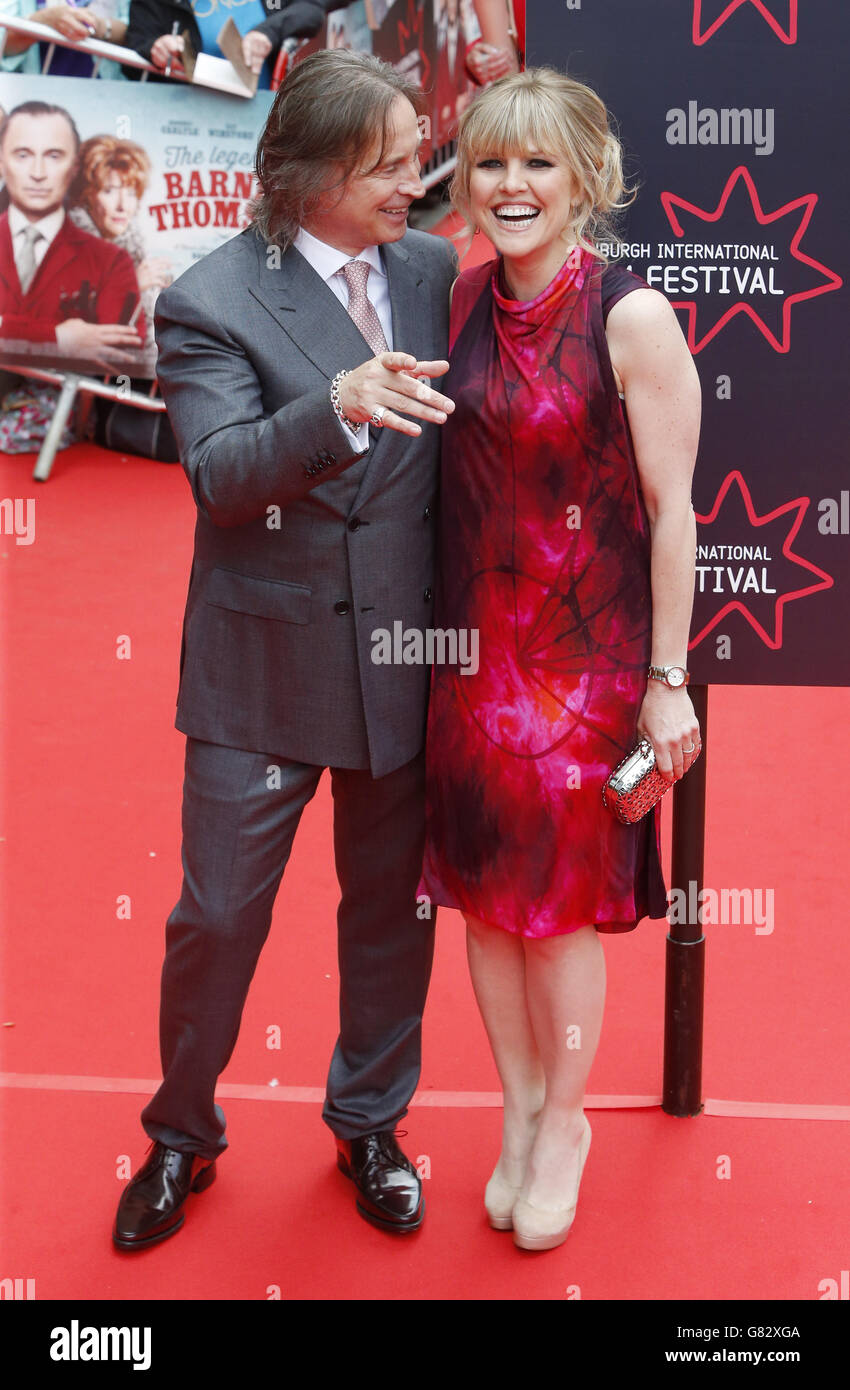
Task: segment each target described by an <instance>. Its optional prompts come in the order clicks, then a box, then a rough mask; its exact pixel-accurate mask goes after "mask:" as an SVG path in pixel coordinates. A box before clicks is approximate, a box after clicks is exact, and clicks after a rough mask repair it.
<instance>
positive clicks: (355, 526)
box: [348, 516, 363, 531]
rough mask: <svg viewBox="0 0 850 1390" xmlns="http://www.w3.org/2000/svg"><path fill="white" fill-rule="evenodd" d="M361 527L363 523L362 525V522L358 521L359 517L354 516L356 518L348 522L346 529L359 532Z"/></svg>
mask: <svg viewBox="0 0 850 1390" xmlns="http://www.w3.org/2000/svg"><path fill="white" fill-rule="evenodd" d="M362 525H363V523H362V521H361V520H360V517H359V516H356V517H355V518H354V520H353V521H349V523H348V529H349V531H359V530H360V527H361V526H362Z"/></svg>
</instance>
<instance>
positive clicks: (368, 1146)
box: [336, 1129, 425, 1234]
mask: <svg viewBox="0 0 850 1390" xmlns="http://www.w3.org/2000/svg"><path fill="white" fill-rule="evenodd" d="M336 1147H337V1158H336V1164H337V1167H338V1168H339V1171H340V1172H341V1173H344V1174H345V1176H346V1177H347V1178H351V1180H352V1182H353V1183H354V1186H355V1187H356V1188H357V1193H358V1195H357V1210H358V1211H359V1212H360V1215H361V1216H362V1217H365V1219H366V1220H367V1221H371V1223H372V1225H373V1226H380V1228H381V1230H383V1231H397V1232H399V1234H402V1233H404V1232H406V1231H416V1230H418V1229H419V1227H420V1226H421V1225H422V1222H423V1220H424V1217H425V1198H424V1197H423V1195H422V1183H421V1182H420V1180H419V1174H418V1173H417V1171H416V1169H415V1168H414V1166H413V1164H412V1163H411V1162H410V1159H409V1158H405V1156H404V1154H403V1153H402V1151H401V1149H400V1148H399V1146H398V1144H397V1143H396V1141H395V1134H394V1131H393V1130H391V1129H381V1130H378V1131H377V1132H376V1133H375V1134H364V1135H362V1136H361V1137H360V1138H359V1139H337V1141H336Z"/></svg>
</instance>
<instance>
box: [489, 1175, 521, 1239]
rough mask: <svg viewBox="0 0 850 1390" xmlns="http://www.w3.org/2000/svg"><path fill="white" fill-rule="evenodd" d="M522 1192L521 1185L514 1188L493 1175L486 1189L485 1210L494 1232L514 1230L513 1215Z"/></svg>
mask: <svg viewBox="0 0 850 1390" xmlns="http://www.w3.org/2000/svg"><path fill="white" fill-rule="evenodd" d="M521 1191H522V1184H521V1183H520V1184H519V1185H518V1186H516V1187H514V1186H513V1184H512V1183H509V1182H505V1180H504V1178H500V1177H497V1175H496V1173H495V1172H494V1173H493V1176H492V1177H491V1179H490V1181H489V1182H488V1184H487V1186H486V1187H485V1189H484V1208H485V1211H486V1212H487V1220H488V1221H489V1222H490V1225H491V1226H492V1227H493V1230H494V1231H510V1230H511V1229H512V1228H513V1220H512V1217H511V1213H512V1212H513V1209H514V1204H515V1202H516V1199H517V1197H518V1196H519V1194H520V1192H521Z"/></svg>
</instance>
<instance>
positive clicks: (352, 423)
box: [331, 372, 362, 434]
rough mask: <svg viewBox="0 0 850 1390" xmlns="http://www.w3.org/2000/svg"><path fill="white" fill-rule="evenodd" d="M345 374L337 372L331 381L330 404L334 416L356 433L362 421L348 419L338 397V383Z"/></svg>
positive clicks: (346, 374)
mask: <svg viewBox="0 0 850 1390" xmlns="http://www.w3.org/2000/svg"><path fill="white" fill-rule="evenodd" d="M346 376H348V372H337V374H336V376H335V377H334V379H333V381H332V382H331V405H332V406H333V411H334V415H335V416H336V418H337V419H338V420H341V421H342V423H343V424H344V425H347V426H348V428H349V429H350V430H353V431H354V433H355V434H356V433H357V431H358V430H359V428H360V425H361V423H362V421H360V420H349V418H348V416H347V415H346V413H345V411H344V410H343V408H342V403H341V401H340V399H339V385H340V382H341V381H342V379H343V377H346Z"/></svg>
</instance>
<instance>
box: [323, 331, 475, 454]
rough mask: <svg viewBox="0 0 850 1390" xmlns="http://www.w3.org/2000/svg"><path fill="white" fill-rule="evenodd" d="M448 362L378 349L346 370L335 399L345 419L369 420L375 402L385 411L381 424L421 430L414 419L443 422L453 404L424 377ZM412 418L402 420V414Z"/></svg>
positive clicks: (444, 369)
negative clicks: (349, 369)
mask: <svg viewBox="0 0 850 1390" xmlns="http://www.w3.org/2000/svg"><path fill="white" fill-rule="evenodd" d="M448 370H449V364H448V362H418V361H417V360H416V358H415V357H411V355H410V353H407V352H382V353H381V354H380V356H379V357H373V358H372V359H371V360H370V361H369V362H364V363H363V365H362V366H360V367H357V368H355V370H354V371H353V372H349V373H348V375H347V376H346V377H344V378H343V380H342V381H341V382H340V385H339V400H340V405H341V406H342V409H343V413H344V414H345V415H346V416H347V417H348V419H349V420H354V421H356V422H357V423H358V424H362V423H363V422H364V421H366V420H370V419H371V418H372V416H373V415H374V413H375V410H376V408H377V407H378V406H383V407H384V409H385V411H386V414H385V415H384V417H383V421H382V423H383V425H384V426H385V427H386V428H387V429H391V430H398V432H399V434H410V435H413V436H416V435H418V434H421V433H422V427H421V425H417V424H416V423H415V421H416V420H428V421H431V422H432V423H434V424H437V425H443V424H445V422H446V419H447V418H448V416H449V415H451V413H452V411H453V410H454V408H455V403H454V401H452V400H449V398H448V396H441V395H440V393H439V391H434V390H432V388H431V387H430V386H429V385H428V382H427V380H426V378H430V377H440V376H445V374H446V372H447V371H448ZM402 411H403V412H404V415H412V416H413V417H414V419H413V420H405V419H404V415H402V414H401V413H400V412H402Z"/></svg>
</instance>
